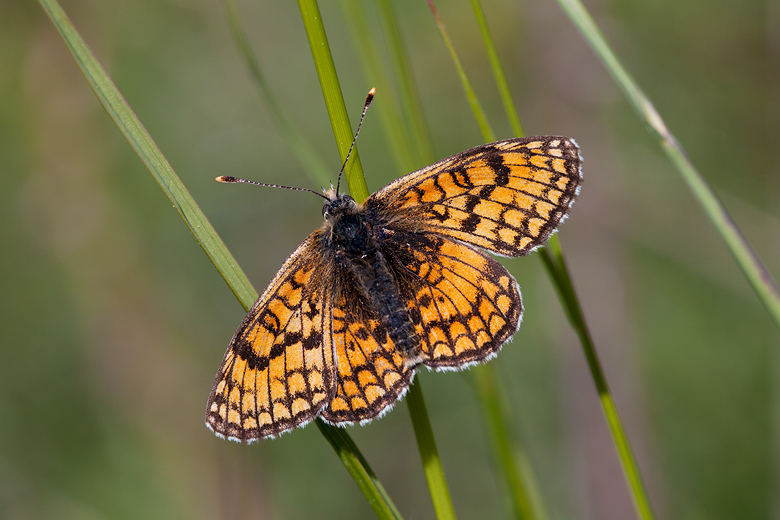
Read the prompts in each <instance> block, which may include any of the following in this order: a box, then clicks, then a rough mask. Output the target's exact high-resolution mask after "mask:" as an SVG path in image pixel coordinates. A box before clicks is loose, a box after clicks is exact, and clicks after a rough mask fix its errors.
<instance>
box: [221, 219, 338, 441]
mask: <svg viewBox="0 0 780 520" xmlns="http://www.w3.org/2000/svg"><path fill="white" fill-rule="evenodd" d="M315 235H316V233H315V234H313V235H312V236H310V237H309V238H308V239H307V240H306V241H305V242H304V243H303V244H301V245H300V246H299V247H298V249H297V250H296V251H295V252H294V253H293V254H292V255H291V256H290V257H289V258H288V259H287V261H286V262H285V263H284V265H283V266H282V268H281V269H280V270H279V272H278V273H277V275H276V276H275V277H274V279H273V280H272V281H271V283H270V285H269V286H268V288H267V289H266V290H265V291H264V292H263V294H262V296H260V298H259V299H258V300H257V302H256V303H255V305H254V306H253V307H252V309H251V310H250V311H249V314H247V316H246V318H245V319H244V322H243V323H242V324H241V327H240V328H239V329H238V331H237V332H236V334H235V336H234V337H233V340H232V341H231V343H230V346H229V347H228V351H227V353H226V354H225V358H224V359H223V361H222V365H221V366H220V369H219V371H218V373H217V377H216V380H215V381H214V387H213V388H212V391H211V396H210V397H209V402H208V406H207V410H206V424H207V425H208V426H209V427H210V428H211V429H212V430H214V432H215V433H217V434H219V435H222V436H224V437H227V438H229V439H233V440H239V441H251V440H254V439H258V438H261V437H269V436H276V435H279V434H281V433H284V432H285V431H288V430H291V429H292V428H295V427H296V426H299V425H300V424H303V423H306V422H308V421H310V420H312V419H313V418H314V417H316V415H317V414H318V413H319V412H320V410H321V409H322V407H323V406H325V405H326V404H327V403H328V402H330V400H331V399H332V398H333V395H334V393H335V367H334V362H333V359H334V358H333V348H332V337H331V325H330V322H331V316H332V312H331V310H330V307H331V305H330V300H329V298H330V295H329V294H328V292H327V291H326V290H325V289H326V287H327V285H326V284H323V280H322V276H323V270H322V265H321V262H320V259H321V258H322V254H321V251H320V250H319V247H320V242H319V240H317V239H316V238H315Z"/></svg>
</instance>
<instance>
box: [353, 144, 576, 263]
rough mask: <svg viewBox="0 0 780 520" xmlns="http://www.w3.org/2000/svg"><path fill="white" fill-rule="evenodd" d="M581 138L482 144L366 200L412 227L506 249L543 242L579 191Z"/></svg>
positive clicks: (515, 252)
mask: <svg viewBox="0 0 780 520" xmlns="http://www.w3.org/2000/svg"><path fill="white" fill-rule="evenodd" d="M581 162H582V160H581V158H580V154H579V148H578V147H577V144H576V143H575V142H574V141H573V140H571V139H568V138H565V137H557V136H540V137H524V138H518V139H508V140H506V141H498V142H495V143H490V144H485V145H482V146H477V147H476V148H472V149H470V150H466V151H465V152H461V153H459V154H457V155H454V156H452V157H449V158H447V159H444V160H442V161H439V162H437V163H435V164H432V165H430V166H428V167H426V168H423V169H421V170H417V171H416V172H413V173H410V174H409V175H406V176H404V177H401V178H400V179H397V180H396V181H394V182H391V183H390V184H388V185H387V186H385V187H384V188H382V189H381V190H379V191H377V192H376V193H375V194H373V195H372V196H371V197H369V198H368V199H367V200H366V202H365V207H366V209H367V210H369V211H376V212H377V213H378V214H380V215H382V216H384V217H385V218H386V219H387V220H389V221H391V222H396V223H397V224H398V225H401V226H403V227H407V228H409V227H410V226H409V225H408V223H413V225H414V227H412V228H411V230H412V231H418V232H432V233H437V234H440V235H445V236H449V237H451V238H455V239H457V240H459V241H461V242H465V243H467V244H471V245H475V246H477V247H480V248H482V249H485V250H487V251H490V252H492V253H495V254H499V255H503V256H521V255H525V254H528V253H529V252H530V251H532V250H533V249H535V248H537V247H539V246H541V245H543V244H544V243H545V242H546V241H547V238H548V237H549V236H550V235H551V234H552V233H553V232H554V231H555V230H556V229H557V227H558V225H559V224H560V222H561V221H562V220H563V219H564V218H565V216H566V213H567V212H568V210H569V207H570V206H571V204H572V203H573V202H574V199H575V197H576V196H577V194H578V193H579V190H580V183H581V181H582V175H581V172H580V163H581Z"/></svg>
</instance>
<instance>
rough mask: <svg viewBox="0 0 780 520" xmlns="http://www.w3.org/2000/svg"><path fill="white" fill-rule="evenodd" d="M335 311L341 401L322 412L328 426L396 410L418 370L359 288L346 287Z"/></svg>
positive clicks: (359, 420)
mask: <svg viewBox="0 0 780 520" xmlns="http://www.w3.org/2000/svg"><path fill="white" fill-rule="evenodd" d="M341 292H342V297H341V298H340V300H339V303H338V304H337V305H334V306H333V348H334V350H335V352H336V363H337V366H336V374H337V389H336V395H335V397H334V398H333V400H332V401H331V402H330V404H329V405H328V406H327V407H325V408H324V409H323V410H322V415H321V417H322V418H323V419H325V420H326V421H328V422H330V423H333V424H339V423H347V424H349V423H357V422H366V421H369V420H371V419H373V418H375V417H377V416H379V415H382V414H383V413H386V412H387V411H389V410H390V409H391V408H392V405H393V404H394V403H395V402H396V401H397V400H398V399H399V398H400V397H401V396H402V395H403V394H404V392H406V389H407V388H408V387H409V383H411V380H412V377H413V376H414V368H413V367H409V366H407V365H406V364H405V363H404V357H403V355H402V354H401V352H400V351H399V349H397V348H396V347H395V345H394V344H393V341H392V340H391V339H390V336H389V335H388V331H387V328H386V327H385V324H384V323H383V322H382V320H380V319H378V317H377V316H375V315H374V314H373V313H372V311H371V309H370V307H369V306H368V305H367V304H366V302H365V301H362V300H361V296H360V295H359V294H358V293H357V292H355V291H354V287H353V286H346V285H345V286H343V287H342V290H341Z"/></svg>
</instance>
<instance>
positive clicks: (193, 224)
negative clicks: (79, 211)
mask: <svg viewBox="0 0 780 520" xmlns="http://www.w3.org/2000/svg"><path fill="white" fill-rule="evenodd" d="M39 3H40V4H41V7H42V8H43V10H44V11H45V12H46V14H47V15H48V16H49V18H50V19H51V21H52V23H53V24H54V26H55V28H56V29H57V31H58V32H59V33H60V36H61V37H62V39H63V41H64V42H65V45H66V46H67V47H68V49H69V51H70V52H71V55H72V56H73V59H74V60H75V61H76V64H77V65H78V66H79V68H80V69H81V72H82V73H83V74H84V77H85V78H86V79H87V82H88V83H89V84H90V86H91V87H92V90H93V91H94V92H95V95H96V96H97V98H98V100H99V101H100V102H101V104H102V105H103V107H104V108H105V109H106V111H107V112H108V114H109V116H111V118H112V119H113V120H114V123H115V124H116V125H117V128H119V130H120V131H121V132H122V134H123V135H124V136H125V138H126V139H127V141H128V143H130V145H131V146H132V148H133V149H134V150H135V151H136V153H137V154H138V156H139V157H140V158H141V160H142V161H143V163H144V164H145V165H146V167H147V169H148V170H149V172H150V173H151V174H152V175H153V176H154V178H155V179H156V180H157V182H158V183H159V184H160V186H161V187H162V188H163V191H164V192H165V194H166V195H167V196H168V198H169V199H170V200H171V202H172V203H173V205H174V207H175V208H176V210H177V211H178V212H179V214H180V215H181V217H182V219H183V220H184V222H185V223H186V224H187V226H188V227H189V229H190V231H191V232H192V234H193V235H194V236H195V238H196V239H197V240H198V243H199V244H200V245H201V247H202V248H203V250H204V251H205V252H206V254H207V255H208V257H209V258H210V259H211V261H212V263H213V264H214V266H215V267H216V268H217V270H218V271H219V272H220V274H221V275H222V277H223V278H224V279H225V282H226V283H227V284H228V286H229V287H230V289H231V290H232V291H233V293H234V294H235V295H236V298H238V300H239V302H241V305H242V306H243V307H244V309H249V308H250V307H251V306H252V304H253V303H254V302H255V300H256V299H257V296H258V295H257V291H255V290H254V288H253V287H252V285H251V283H250V282H249V280H248V279H247V277H246V275H244V273H243V271H242V270H241V268H240V267H239V266H238V263H237V262H236V261H235V259H234V258H233V256H232V255H231V254H230V251H228V249H227V247H226V246H225V244H224V243H223V242H222V239H221V238H220V237H219V235H218V234H217V232H216V231H215V230H214V228H213V227H212V226H211V223H210V222H209V221H208V219H207V218H206V216H205V215H204V214H203V212H202V211H201V210H200V208H199V207H198V205H197V203H196V202H195V201H194V199H193V198H192V196H191V195H190V194H189V192H188V191H187V189H186V188H185V186H184V184H183V183H182V182H181V179H179V177H178V176H177V175H176V173H175V172H174V171H173V168H171V165H170V164H169V163H168V161H167V160H166V159H165V157H164V156H163V154H162V152H161V151H160V149H159V148H158V147H157V145H156V144H155V142H154V141H153V139H152V137H151V136H150V135H149V133H148V132H147V131H146V129H145V128H144V126H143V125H142V124H141V122H140V121H139V120H138V118H137V117H136V115H135V113H134V112H133V110H132V109H131V108H130V106H129V105H128V103H127V101H126V100H125V99H124V97H123V96H122V94H121V92H120V91H119V89H118V88H117V87H116V85H115V84H114V82H113V81H112V80H111V78H110V77H109V75H108V73H107V72H106V71H105V69H104V68H103V67H102V65H100V63H99V62H98V60H97V58H96V57H95V55H94V54H93V53H92V51H91V50H90V49H89V47H88V46H87V45H86V43H85V42H84V40H83V39H82V38H81V36H80V35H79V33H78V31H76V29H75V27H74V26H73V24H72V23H71V22H70V20H69V19H68V17H67V15H66V14H65V12H64V11H63V10H62V8H61V7H60V5H59V4H58V3H57V2H56V0H39ZM323 428H325V429H330V430H336V432H338V430H337V429H336V428H334V427H332V426H328V425H325V424H322V425H321V426H320V429H321V430H322V429H323ZM347 439H348V436H347V434H346V432H343V431H341V432H340V433H338V435H333V436H332V438H328V441H329V442H331V444H332V445H333V446H334V449H336V451H337V454H339V457H340V458H342V460H343V461H345V465H346V466H347V469H348V470H349V471H350V474H352V475H353V477H355V478H356V482H357V484H358V487H359V488H360V489H361V490H362V491H364V494H366V493H367V494H366V497H367V499H368V501H369V503H370V504H371V505H372V507H373V508H374V511H375V512H376V514H377V516H378V517H379V518H382V519H387V520H392V519H398V518H400V515H398V514H397V510H396V508H395V506H393V505H392V502H391V501H390V500H389V498H387V494H386V493H385V492H384V489H382V488H381V484H378V482H377V481H376V479H375V477H373V473H372V472H371V469H370V467H368V465H367V464H365V460H364V459H363V457H362V456H360V454H359V452H358V451H357V448H355V446H354V443H352V442H351V440H347ZM364 464H365V466H364ZM360 467H362V469H361V468H360ZM388 511H389V512H390V513H389V514H388Z"/></svg>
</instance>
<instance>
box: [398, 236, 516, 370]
mask: <svg viewBox="0 0 780 520" xmlns="http://www.w3.org/2000/svg"><path fill="white" fill-rule="evenodd" d="M387 250H388V255H390V254H391V253H390V251H393V257H392V260H393V262H394V263H395V265H396V267H395V270H396V273H397V279H398V282H399V285H400V287H401V292H402V293H403V294H404V295H405V297H406V300H407V306H408V310H409V317H410V318H411V320H412V322H413V323H414V325H415V328H416V330H417V334H418V336H419V337H420V343H421V348H422V352H423V363H424V364H425V365H426V366H428V367H430V368H434V369H461V368H465V367H467V366H469V365H471V364H474V363H476V362H482V361H486V360H488V359H490V358H491V357H493V356H494V355H495V354H497V353H498V351H499V350H500V348H501V345H503V344H504V342H506V341H507V340H508V339H509V338H511V337H512V334H514V333H515V331H517V328H518V326H519V325H520V320H521V318H522V313H523V306H522V301H521V298H520V290H519V288H518V287H517V282H516V281H515V279H514V278H513V277H512V275H510V274H509V272H508V271H507V270H506V268H504V266H502V265H501V264H499V263H498V262H496V261H495V260H494V259H492V258H490V257H489V256H488V255H486V254H485V253H483V252H482V251H479V250H477V249H475V248H473V247H471V246H468V245H466V244H463V243H460V242H458V241H455V240H451V239H449V238H447V237H443V236H437V235H433V234H422V233H407V232H398V233H395V234H394V235H393V237H392V239H390V240H389V243H388V247H387Z"/></svg>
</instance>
